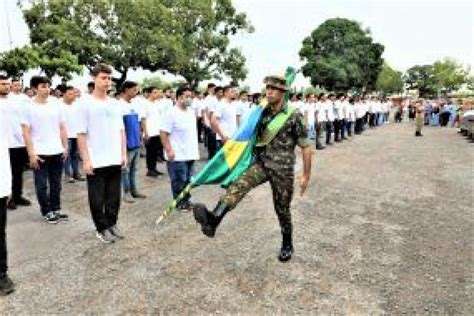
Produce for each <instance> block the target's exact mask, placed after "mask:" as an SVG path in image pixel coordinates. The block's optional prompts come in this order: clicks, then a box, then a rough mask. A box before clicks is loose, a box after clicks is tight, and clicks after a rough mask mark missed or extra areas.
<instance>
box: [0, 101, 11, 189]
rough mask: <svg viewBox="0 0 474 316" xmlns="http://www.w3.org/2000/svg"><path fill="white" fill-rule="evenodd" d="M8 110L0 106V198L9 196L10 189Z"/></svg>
mask: <svg viewBox="0 0 474 316" xmlns="http://www.w3.org/2000/svg"><path fill="white" fill-rule="evenodd" d="M8 110H9V109H8V108H7V107H5V106H3V105H2V106H0V126H1V127H2V132H1V133H0V198H4V197H6V196H8V195H10V193H11V187H12V172H11V169H10V153H9V151H8V148H9V147H10V144H9V141H10V139H11V136H10V128H9V127H10V124H9V123H8V121H9V118H10V116H9V115H8Z"/></svg>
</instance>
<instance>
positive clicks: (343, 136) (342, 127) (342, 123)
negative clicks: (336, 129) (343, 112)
mask: <svg viewBox="0 0 474 316" xmlns="http://www.w3.org/2000/svg"><path fill="white" fill-rule="evenodd" d="M339 124H340V125H341V127H340V129H341V139H343V138H345V137H346V128H347V127H346V125H347V121H346V119H343V120H340V121H339Z"/></svg>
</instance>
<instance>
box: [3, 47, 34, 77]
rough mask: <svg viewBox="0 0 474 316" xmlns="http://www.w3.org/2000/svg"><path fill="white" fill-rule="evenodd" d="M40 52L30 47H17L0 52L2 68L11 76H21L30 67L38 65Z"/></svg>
mask: <svg viewBox="0 0 474 316" xmlns="http://www.w3.org/2000/svg"><path fill="white" fill-rule="evenodd" d="M38 61H39V54H38V52H37V51H36V50H35V49H33V48H31V47H29V46H24V47H21V48H15V49H12V50H10V51H8V52H4V53H1V54H0V70H2V71H4V72H6V73H7V75H8V76H11V77H21V76H22V75H23V74H24V73H25V72H26V71H28V70H29V69H33V68H36V67H37V66H38Z"/></svg>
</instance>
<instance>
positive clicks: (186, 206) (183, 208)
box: [176, 201, 193, 213]
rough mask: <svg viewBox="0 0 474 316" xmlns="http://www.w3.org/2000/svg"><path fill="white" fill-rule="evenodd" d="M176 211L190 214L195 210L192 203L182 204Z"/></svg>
mask: <svg viewBox="0 0 474 316" xmlns="http://www.w3.org/2000/svg"><path fill="white" fill-rule="evenodd" d="M176 209H178V211H180V212H183V213H186V212H189V211H191V210H192V209H193V203H191V202H190V201H187V202H184V203H181V204H179V205H178V206H176Z"/></svg>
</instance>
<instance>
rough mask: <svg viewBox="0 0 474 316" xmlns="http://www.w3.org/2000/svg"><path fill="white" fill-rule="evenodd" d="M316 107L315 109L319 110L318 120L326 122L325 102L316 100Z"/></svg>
mask: <svg viewBox="0 0 474 316" xmlns="http://www.w3.org/2000/svg"><path fill="white" fill-rule="evenodd" d="M314 107H315V111H318V122H319V123H321V122H326V112H325V106H324V103H322V102H319V101H318V102H316V104H315V106H314Z"/></svg>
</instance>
